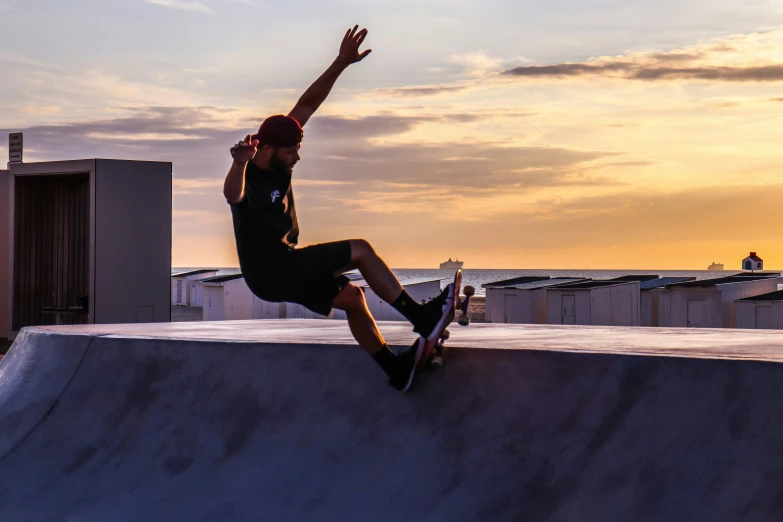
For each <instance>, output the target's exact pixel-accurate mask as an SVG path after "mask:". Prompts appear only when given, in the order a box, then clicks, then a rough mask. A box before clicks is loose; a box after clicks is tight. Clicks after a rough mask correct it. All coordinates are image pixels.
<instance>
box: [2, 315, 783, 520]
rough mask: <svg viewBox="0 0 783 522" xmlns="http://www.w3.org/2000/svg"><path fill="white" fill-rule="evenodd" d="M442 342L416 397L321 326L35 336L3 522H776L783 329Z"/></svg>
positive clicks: (16, 364)
mask: <svg viewBox="0 0 783 522" xmlns="http://www.w3.org/2000/svg"><path fill="white" fill-rule="evenodd" d="M455 328H456V327H455ZM455 328H453V329H452V331H453V338H452V344H453V345H454V346H458V347H460V348H459V349H454V350H452V352H451V354H450V355H451V356H450V358H449V360H448V361H447V363H448V365H447V366H446V367H444V368H443V369H442V370H440V371H439V372H438V373H429V374H425V375H424V376H423V378H421V379H420V380H419V383H418V386H417V387H416V388H415V389H414V391H413V392H412V393H410V394H408V395H403V394H400V393H399V392H396V391H394V390H392V389H391V388H388V387H387V386H386V383H385V378H384V375H383V373H382V372H381V371H380V369H378V368H377V367H376V366H375V364H374V362H373V361H372V360H371V359H370V358H369V357H367V356H366V355H364V354H363V353H362V352H361V350H360V349H359V348H358V347H356V346H353V343H352V340H351V338H350V333H349V332H348V329H347V326H346V325H345V323H340V322H335V321H317V320H316V321H292V320H287V321H238V322H222V323H189V324H183V323H176V324H165V325H119V326H117V325H115V326H84V327H57V328H55V327H52V328H28V329H26V330H24V331H23V332H22V333H21V334H20V336H19V338H18V339H17V341H16V342H15V344H14V346H13V347H12V349H11V351H10V352H9V355H8V356H7V357H6V358H5V359H4V360H3V361H2V362H0V520H2V521H13V522H19V521H36V522H47V521H79V522H91V521H95V522H107V521H112V522H121V521H145V522H149V521H167V522H169V521H189V522H190V521H203V522H213V521H259V520H270V521H297V522H301V521H309V520H319V521H323V520H329V521H401V520H412V521H463V520H464V521H474V520H481V521H506V520H509V521H511V520H519V521H525V522H531V521H569V522H570V521H590V522H593V521H614V520H617V521H647V520H660V521H667V522H670V521H680V520H681V521H724V520H726V521H729V520H730V521H779V520H783V472H781V469H783V451H781V448H782V447H783V365H781V364H780V361H781V360H782V359H783V333H780V332H751V331H739V330H687V331H686V330H652V329H642V328H601V327H554V326H510V325H505V326H500V325H473V326H471V327H470V328H467V329H460V330H456V329H455ZM381 329H382V331H383V332H384V334H387V337H388V339H389V340H390V341H391V343H392V344H395V345H398V346H406V345H409V344H410V342H411V333H410V331H409V329H408V328H407V327H405V326H404V325H401V324H399V323H385V324H381Z"/></svg>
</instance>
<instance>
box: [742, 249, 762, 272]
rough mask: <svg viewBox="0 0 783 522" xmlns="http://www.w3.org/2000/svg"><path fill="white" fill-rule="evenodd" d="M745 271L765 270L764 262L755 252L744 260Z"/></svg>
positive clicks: (743, 267)
mask: <svg viewBox="0 0 783 522" xmlns="http://www.w3.org/2000/svg"><path fill="white" fill-rule="evenodd" d="M742 269H743V270H751V271H754V270H764V260H763V259H761V258H760V257H759V256H757V255H756V253H755V252H751V253H750V255H749V256H748V257H746V258H745V259H743V260H742Z"/></svg>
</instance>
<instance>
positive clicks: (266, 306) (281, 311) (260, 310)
mask: <svg viewBox="0 0 783 522" xmlns="http://www.w3.org/2000/svg"><path fill="white" fill-rule="evenodd" d="M252 318H253V319H285V318H286V304H285V303H272V302H270V301H264V300H263V299H259V298H258V297H257V296H255V295H254V296H253V312H252Z"/></svg>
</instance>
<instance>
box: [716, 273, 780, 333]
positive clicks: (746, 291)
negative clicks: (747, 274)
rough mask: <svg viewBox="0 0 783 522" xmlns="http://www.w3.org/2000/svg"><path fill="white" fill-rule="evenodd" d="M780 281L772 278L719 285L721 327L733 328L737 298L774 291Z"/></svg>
mask: <svg viewBox="0 0 783 522" xmlns="http://www.w3.org/2000/svg"><path fill="white" fill-rule="evenodd" d="M780 282H783V279H781V278H774V279H761V280H758V281H749V282H747V283H732V284H727V285H719V286H718V289H719V290H720V293H721V311H722V315H723V327H724V328H734V326H735V313H736V302H737V300H738V299H744V298H746V297H753V296H756V295H761V294H768V293H771V292H775V291H776V290H777V289H778V283H780Z"/></svg>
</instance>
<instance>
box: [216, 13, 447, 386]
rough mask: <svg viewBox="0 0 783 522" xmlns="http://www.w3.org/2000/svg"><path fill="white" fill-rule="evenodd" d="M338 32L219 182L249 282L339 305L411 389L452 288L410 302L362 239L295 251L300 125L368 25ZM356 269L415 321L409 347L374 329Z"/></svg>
mask: <svg viewBox="0 0 783 522" xmlns="http://www.w3.org/2000/svg"><path fill="white" fill-rule="evenodd" d="M358 28H359V27H358V26H355V27H354V28H353V29H349V30H348V31H347V32H346V33H345V37H344V38H343V41H342V44H341V45H340V50H339V53H338V56H337V59H335V61H334V62H333V63H332V64H331V65H330V66H329V68H328V69H327V70H326V72H324V73H323V74H322V75H321V76H320V77H319V78H318V79H317V80H316V81H315V83H313V84H312V85H311V86H310V88H308V89H307V90H306V91H305V93H304V94H303V95H302V97H301V98H300V99H299V101H298V102H297V103H296V105H295V106H294V108H293V109H292V110H291V112H290V113H289V114H288V115H287V116H283V115H277V116H271V117H269V118H267V119H265V120H264V121H263V123H262V124H261V127H260V128H259V130H258V133H257V134H254V135H248V136H247V137H246V138H245V140H244V141H240V142H239V143H237V144H236V145H234V146H233V147H231V156H232V157H233V159H234V161H233V164H232V165H231V168H230V170H229V171H228V175H227V176H226V181H225V184H224V187H223V194H224V195H225V197H226V200H227V201H228V203H229V204H230V205H231V213H232V217H233V223H234V236H235V239H236V244H237V253H238V255H239V264H240V266H241V268H242V273H243V275H244V277H245V281H246V282H247V284H248V286H249V287H250V289H251V290H252V291H253V293H254V294H255V295H257V296H258V297H259V298H261V299H263V300H266V301H273V302H293V303H299V304H301V305H303V306H305V307H307V308H308V309H310V310H312V311H314V312H316V313H319V314H322V315H327V314H329V312H330V311H331V309H332V308H337V309H339V310H344V311H345V313H346V315H347V317H348V325H349V327H350V329H351V333H352V334H353V336H354V338H355V339H356V341H357V342H358V343H359V345H361V346H362V347H363V348H364V349H365V351H367V353H369V354H370V355H371V356H372V357H373V359H375V361H376V362H377V363H378V364H379V365H380V367H381V368H382V369H383V370H384V372H386V374H387V375H388V376H389V384H390V385H391V386H393V387H395V388H397V389H399V390H402V391H408V389H409V388H410V387H411V385H412V383H413V378H414V374H415V367H416V365H417V363H418V362H419V360H420V359H421V357H422V355H423V352H424V347H425V345H426V343H427V342H428V341H429V342H430V345H432V343H433V341H434V339H435V337H437V336H438V335H440V332H442V331H443V329H444V328H445V327H446V325H445V321H446V320H447V318H448V316H449V311H450V310H451V308H452V307H453V303H454V285H453V284H450V285H449V286H448V287H447V288H446V289H445V290H444V291H443V292H442V293H441V295H439V296H438V297H436V298H435V299H433V300H432V301H429V302H427V303H425V304H419V303H417V302H416V301H415V300H413V299H412V298H411V297H410V296H409V295H408V293H407V292H405V290H404V289H403V288H402V286H401V285H400V283H399V281H397V278H396V277H395V276H394V274H393V273H392V272H391V270H389V267H388V266H386V263H384V261H383V260H382V259H381V258H380V257H378V255H377V254H376V253H375V251H374V250H373V248H372V247H371V246H370V244H369V243H368V242H367V241H365V240H362V239H351V240H346V241H337V242H334V243H326V244H320V245H313V246H308V247H305V248H296V246H297V243H298V236H299V224H298V222H297V219H296V209H295V207H294V193H293V189H292V187H291V177H292V173H293V169H294V166H295V165H296V163H297V161H299V148H300V146H301V141H302V137H303V132H302V127H303V126H304V125H305V124H306V123H307V121H308V120H309V119H310V117H311V116H312V115H313V113H314V112H315V111H316V110H317V109H318V107H319V106H320V105H321V103H323V101H324V100H325V99H326V97H327V96H328V95H329V92H330V91H331V89H332V87H333V86H334V84H335V82H336V81H337V78H338V77H339V76H340V74H341V73H342V72H343V71H344V70H345V69H346V68H347V67H348V66H349V65H351V64H354V63H357V62H360V61H362V60H363V59H364V58H365V57H366V56H367V55H368V54H370V52H371V50H370V49H367V50H366V51H364V52H361V53H360V52H359V47H360V46H361V44H362V42H363V41H364V39H365V37H366V36H367V30H366V29H362V30H361V31H358V32H357V30H358ZM353 269H358V270H359V272H360V273H361V274H362V276H363V277H364V279H365V280H366V281H367V283H368V284H369V286H370V288H372V289H373V291H374V292H375V293H376V294H378V296H380V297H381V299H383V300H384V301H386V302H388V303H390V304H391V305H392V306H393V307H394V308H395V309H396V310H398V311H399V312H400V313H401V314H402V315H403V316H404V317H405V318H406V319H408V320H409V321H410V322H411V323H412V324H413V327H414V328H413V330H414V332H417V333H418V334H419V335H420V337H419V338H418V339H417V340H416V341H415V342H414V343H413V345H412V346H411V348H410V349H408V350H405V351H403V352H402V353H400V354H399V355H395V354H394V353H393V352H392V351H391V350H389V347H388V346H387V345H386V343H385V342H384V340H383V337H382V336H381V333H380V332H379V331H378V327H377V325H376V324H375V320H374V319H373V317H372V315H371V314H370V311H369V309H368V308H367V303H366V302H365V299H364V293H363V292H362V290H361V289H360V288H359V287H357V286H355V285H353V284H351V283H350V282H349V280H348V278H347V277H345V276H344V275H343V273H344V272H346V271H348V270H353Z"/></svg>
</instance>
